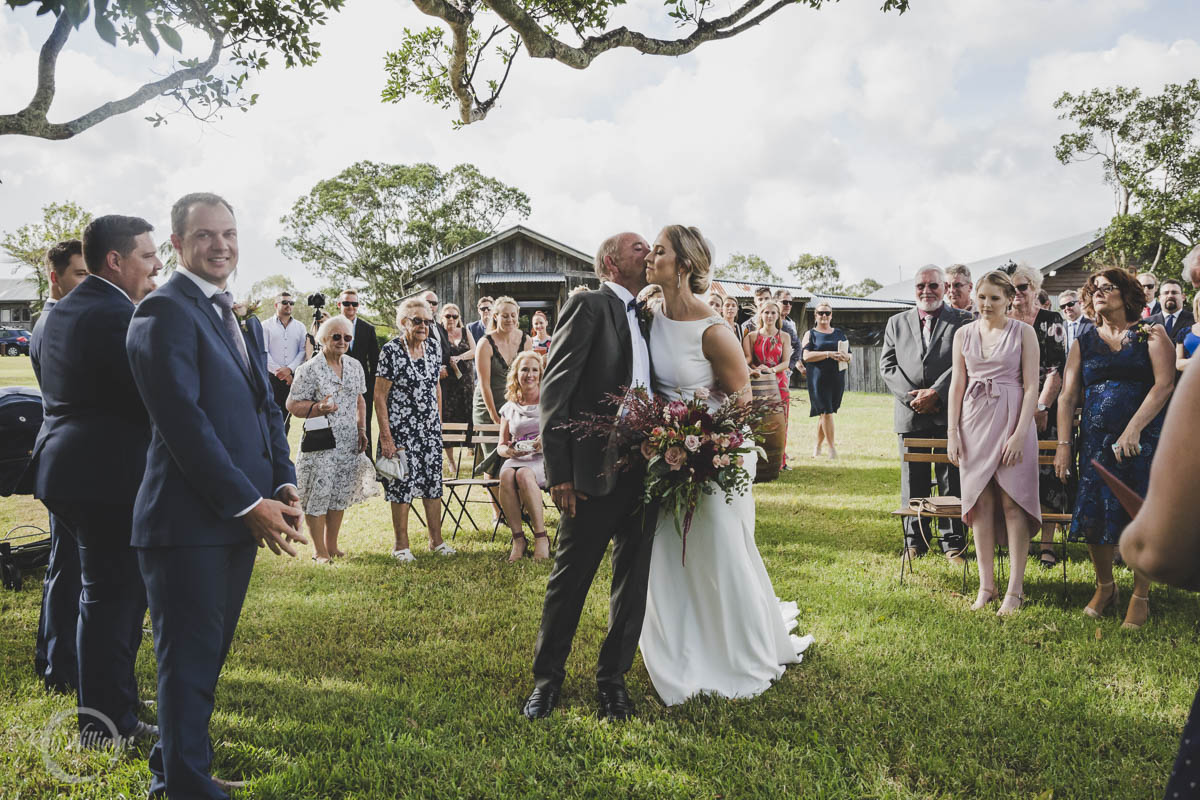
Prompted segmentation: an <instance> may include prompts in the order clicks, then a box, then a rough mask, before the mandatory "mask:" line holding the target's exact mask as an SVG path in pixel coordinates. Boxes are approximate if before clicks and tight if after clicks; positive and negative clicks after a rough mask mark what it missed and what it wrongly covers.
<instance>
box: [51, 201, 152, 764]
mask: <svg viewBox="0 0 1200 800" xmlns="http://www.w3.org/2000/svg"><path fill="white" fill-rule="evenodd" d="M152 230H153V227H152V226H151V225H150V223H148V222H146V221H145V220H144V219H139V218H137V217H124V216H119V215H116V214H113V215H108V216H103V217H97V218H96V219H94V220H92V221H91V222H90V223H89V224H88V226H87V228H86V229H84V232H83V258H84V261H85V263H86V264H87V268H88V272H90V273H91V274H90V275H89V276H88V277H87V278H85V279H84V280H83V281H82V282H81V283H80V284H79V285H78V286H76V287H75V289H74V290H73V291H72V292H71V293H70V294H69V295H67V296H66V297H64V298H63V299H62V300H61V301H59V302H58V303H57V304H56V305H55V306H54V311H53V312H52V313H51V314H50V315H49V316H48V317H47V319H46V322H45V324H44V326H43V327H42V329H41V331H40V334H41V335H40V336H39V338H38V342H37V344H38V347H37V349H36V350H35V353H34V358H35V365H36V370H35V371H36V373H37V374H38V375H39V376H40V381H41V387H42V403H43V406H44V408H45V420H44V424H43V425H42V429H41V431H40V432H39V433H38V438H37V443H36V444H35V446H34V451H33V457H32V464H31V469H32V470H33V475H34V476H35V485H34V495H35V496H36V497H37V498H38V499H39V500H41V501H42V502H43V503H45V505H46V507H47V508H48V509H50V511H51V513H52V514H54V516H55V518H56V519H57V520H58V521H59V522H60V523H61V524H62V525H63V526H65V528H66V530H67V531H69V532H70V534H71V535H73V536H74V538H75V540H76V542H77V544H78V549H79V567H80V575H81V585H82V593H81V594H80V596H79V597H78V598H77V602H78V604H79V621H78V624H77V627H76V639H75V642H76V653H77V664H78V681H79V689H78V697H79V703H78V706H79V710H78V720H79V730H80V738H81V741H83V743H84V744H85V745H96V744H100V743H102V742H103V740H106V739H108V738H109V737H111V736H114V735H115V736H119V737H121V738H122V739H143V738H152V737H154V736H157V735H158V729H157V728H155V727H154V726H152V725H147V724H146V723H144V722H141V721H140V720H139V719H138V717H137V712H138V711H139V710H140V709H141V703H140V702H139V700H138V686H137V678H136V676H135V674H134V665H135V662H136V660H137V652H138V648H139V647H140V646H141V643H142V620H143V619H144V617H145V614H146V587H145V584H144V583H143V582H142V576H141V573H140V572H139V571H138V556H137V552H136V551H135V550H134V549H133V547H132V545H131V539H132V536H133V527H134V522H133V517H134V500H135V498H136V496H137V491H138V487H139V485H140V484H141V481H142V475H143V473H144V472H145V469H146V448H147V447H148V445H149V444H150V419H149V417H148V416H147V413H146V406H145V404H144V403H143V402H142V399H141V397H140V396H139V395H138V389H137V385H136V384H135V383H134V378H133V374H132V373H131V372H130V367H129V359H128V357H127V355H126V353H127V350H126V344H125V332H126V331H127V330H128V329H129V324H130V320H131V318H132V317H133V312H134V308H135V306H136V304H137V303H139V302H141V301H142V299H143V298H144V297H145V296H146V295H148V294H150V292H152V291H153V290H154V288H155V283H154V276H155V275H157V274H158V271H159V270H160V269H161V268H162V262H160V261H159V259H158V251H157V249H156V248H155V246H154V240H153V239H152V238H151V236H150V232H151V231H152ZM90 711H94V712H96V714H94V715H93V714H92V713H89V712H90ZM110 725H113V726H115V727H116V730H115V731H114V730H111V729H110V727H109V726H110Z"/></svg>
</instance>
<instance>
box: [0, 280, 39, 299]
mask: <svg viewBox="0 0 1200 800" xmlns="http://www.w3.org/2000/svg"><path fill="white" fill-rule="evenodd" d="M37 299H38V293H37V284H36V283H34V282H33V281H31V280H26V279H25V278H0V303H32V302H34V301H35V300H37Z"/></svg>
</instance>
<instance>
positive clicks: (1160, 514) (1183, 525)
mask: <svg viewBox="0 0 1200 800" xmlns="http://www.w3.org/2000/svg"><path fill="white" fill-rule="evenodd" d="M1185 274H1186V273H1185ZM1197 418H1200V378H1197V377H1196V376H1195V375H1192V374H1191V373H1189V374H1188V375H1185V376H1184V377H1183V378H1182V379H1181V380H1180V381H1179V388H1178V389H1177V390H1176V391H1175V393H1174V395H1173V396H1172V398H1171V409H1170V411H1168V412H1167V415H1166V419H1165V421H1164V422H1163V430H1162V433H1163V435H1162V444H1161V446H1160V447H1159V450H1158V459H1157V460H1156V461H1155V463H1154V466H1153V467H1151V470H1150V485H1149V487H1148V489H1147V491H1146V498H1145V502H1144V503H1143V504H1142V508H1141V510H1140V511H1139V512H1138V514H1137V516H1136V517H1134V518H1133V520H1132V521H1131V522H1130V523H1129V525H1128V526H1127V527H1126V528H1125V531H1124V533H1122V534H1121V554H1122V555H1123V556H1124V557H1125V563H1126V564H1127V565H1129V567H1130V568H1131V569H1133V570H1134V572H1135V574H1141V575H1145V576H1146V578H1147V579H1148V580H1150V581H1155V582H1159V583H1165V584H1167V585H1169V586H1177V587H1179V588H1180V589H1187V590H1188V591H1192V592H1195V591H1200V547H1198V545H1200V536H1198V535H1197V534H1198V533H1200V531H1198V530H1197V520H1200V493H1198V492H1197V491H1196V478H1195V476H1196V474H1197V472H1198V471H1200V448H1197V447H1196V445H1195V437H1194V431H1195V426H1196V419H1197ZM1197 783H1200V692H1198V693H1197V694H1196V699H1195V700H1194V701H1193V702H1192V709H1191V713H1189V714H1188V719H1187V723H1186V724H1185V725H1184V728H1183V735H1182V736H1181V737H1180V742H1179V751H1178V754H1177V755H1176V757H1175V766H1174V768H1173V769H1172V771H1171V775H1170V778H1169V779H1168V781H1167V790H1166V792H1165V793H1164V795H1163V797H1165V798H1167V800H1171V798H1177V797H1187V798H1190V797H1193V796H1194V795H1195V787H1196V785H1197Z"/></svg>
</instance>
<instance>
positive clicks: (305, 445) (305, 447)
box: [300, 400, 336, 453]
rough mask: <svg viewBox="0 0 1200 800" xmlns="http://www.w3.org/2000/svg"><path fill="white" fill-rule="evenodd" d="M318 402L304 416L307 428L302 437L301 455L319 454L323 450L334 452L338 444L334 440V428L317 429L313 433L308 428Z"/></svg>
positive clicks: (313, 403)
mask: <svg viewBox="0 0 1200 800" xmlns="http://www.w3.org/2000/svg"><path fill="white" fill-rule="evenodd" d="M318 402H320V401H318V400H314V401H313V402H312V405H310V406H309V407H308V414H305V415H304V422H305V424H306V427H305V428H304V434H303V435H302V436H301V437H300V452H301V453H319V452H321V451H322V450H332V449H333V448H334V445H335V444H336V442H334V440H333V427H332V426H327V427H324V428H317V429H316V430H313V431H310V430H309V429H308V427H307V423H308V419H309V416H310V415H311V414H312V410H313V409H314V408H316V406H317V403H318Z"/></svg>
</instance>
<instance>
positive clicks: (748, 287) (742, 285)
mask: <svg viewBox="0 0 1200 800" xmlns="http://www.w3.org/2000/svg"><path fill="white" fill-rule="evenodd" d="M713 284H714V285H716V286H718V287H720V289H721V292H722V293H724V294H727V295H729V296H731V297H736V298H738V299H739V300H746V299H748V298H751V297H754V290H755V289H757V288H759V287H760V286H765V287H767V288H768V289H770V290H771V292H772V293H773V292H774V291H775V290H776V289H787V290H788V291H789V292H791V293H792V299H793V300H808V299H809V298H810V297H812V294H810V293H809V291H808V290H807V289H804V288H802V287H800V286H790V285H788V284H786V283H757V282H755V281H737V280H730V279H728V278H721V279H718V280H714V281H713Z"/></svg>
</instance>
